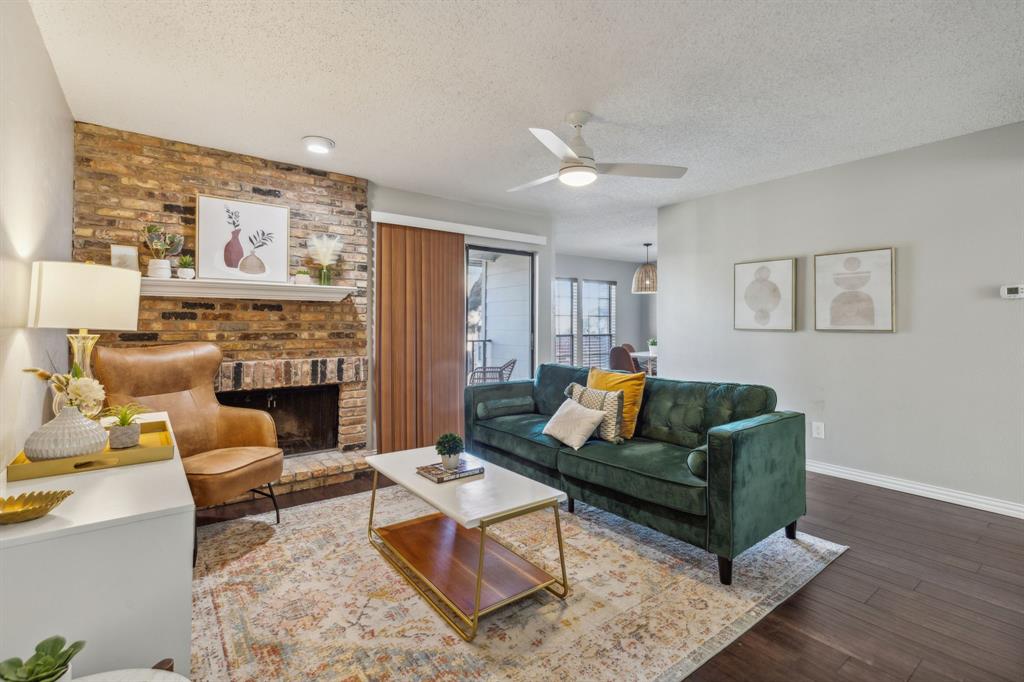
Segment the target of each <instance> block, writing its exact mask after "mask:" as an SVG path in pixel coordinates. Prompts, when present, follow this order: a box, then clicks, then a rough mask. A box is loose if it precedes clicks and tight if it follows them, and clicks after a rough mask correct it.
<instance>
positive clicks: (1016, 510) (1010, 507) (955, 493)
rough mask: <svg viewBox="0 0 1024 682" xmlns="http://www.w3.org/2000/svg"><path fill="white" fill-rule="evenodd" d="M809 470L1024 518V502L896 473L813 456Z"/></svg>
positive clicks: (809, 461) (809, 462)
mask: <svg viewBox="0 0 1024 682" xmlns="http://www.w3.org/2000/svg"><path fill="white" fill-rule="evenodd" d="M807 470H808V471H813V472H814V473H816V474H825V475H826V476H835V477H836V478H845V479H847V480H850V481H857V482H859V483H867V484H868V485H877V486H878V487H879V488H888V489H889V490H898V491H900V492H902V493H910V494H911V495H918V496H920V497H929V498H931V499H933V500H941V501H942V502H951V503H952V504H958V505H960V506H962V507H972V508H974V509H981V510H983V511H987V512H992V513H994V514H1002V515H1003V516H1012V517H1014V518H1016V519H1024V504H1021V503H1019V502H1010V501H1009V500H1000V499H998V498H995V497H985V496H984V495H975V494H974V493H965V492H962V491H960V490H953V489H951V488H942V487H940V486H937V485H929V484H928V483H918V482H916V481H908V480H907V479H905V478H896V477H895V476H883V475H882V474H874V473H871V472H870V471H862V470H861V469H851V468H850V467H843V466H838V465H835V464H826V463H825V462H816V461H814V460H812V459H809V460H807Z"/></svg>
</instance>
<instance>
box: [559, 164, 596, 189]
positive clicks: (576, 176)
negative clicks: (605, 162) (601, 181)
mask: <svg viewBox="0 0 1024 682" xmlns="http://www.w3.org/2000/svg"><path fill="white" fill-rule="evenodd" d="M558 180H559V181H560V182H561V183H562V184H563V185H569V186H570V187H585V186H586V185H589V184H590V183H592V182H593V181H594V180H597V172H596V171H595V170H594V169H593V168H588V167H586V166H573V167H571V168H563V169H562V170H560V171H559V172H558Z"/></svg>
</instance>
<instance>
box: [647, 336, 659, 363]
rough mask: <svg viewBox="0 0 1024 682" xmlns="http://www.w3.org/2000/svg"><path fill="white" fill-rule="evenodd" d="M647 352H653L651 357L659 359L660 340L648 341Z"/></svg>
mask: <svg viewBox="0 0 1024 682" xmlns="http://www.w3.org/2000/svg"><path fill="white" fill-rule="evenodd" d="M647 350H649V351H650V352H651V357H652V358H656V357H658V339H657V338H654V339H647Z"/></svg>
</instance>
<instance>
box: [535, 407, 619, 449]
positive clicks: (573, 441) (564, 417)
mask: <svg viewBox="0 0 1024 682" xmlns="http://www.w3.org/2000/svg"><path fill="white" fill-rule="evenodd" d="M603 420H604V411H602V410H591V409H590V408H588V407H583V406H582V405H580V404H579V403H578V402H576V401H575V400H566V401H565V402H564V403H562V406H561V407H559V408H558V411H557V412H555V413H554V414H553V415H551V419H549V420H548V423H547V425H546V426H545V427H544V433H545V435H548V436H552V437H553V438H557V439H558V441H559V442H562V443H565V444H566V445H568V446H569V447H570V448H572V449H573V450H579V449H580V448H581V447H583V444H584V443H586V442H587V440H588V439H589V438H590V437H591V436H592V435H594V432H595V431H597V427H599V426H600V425H601V422H602V421H603Z"/></svg>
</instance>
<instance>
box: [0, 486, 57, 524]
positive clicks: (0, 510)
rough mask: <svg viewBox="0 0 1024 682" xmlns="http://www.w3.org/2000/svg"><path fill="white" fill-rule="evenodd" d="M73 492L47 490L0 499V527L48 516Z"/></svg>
mask: <svg viewBox="0 0 1024 682" xmlns="http://www.w3.org/2000/svg"><path fill="white" fill-rule="evenodd" d="M73 492H74V491H73V490H45V491H41V492H33V493H22V494H21V495H18V496H17V497H14V496H11V497H0V525H2V524H5V523H21V522H22V521H31V520H32V519H38V518H39V517H40V516H46V515H47V514H49V513H50V512H51V511H53V509H54V508H55V507H56V506H57V505H58V504H60V503H61V502H63V501H64V500H65V499H67V498H68V497H69V496H70V495H71V493H73Z"/></svg>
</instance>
